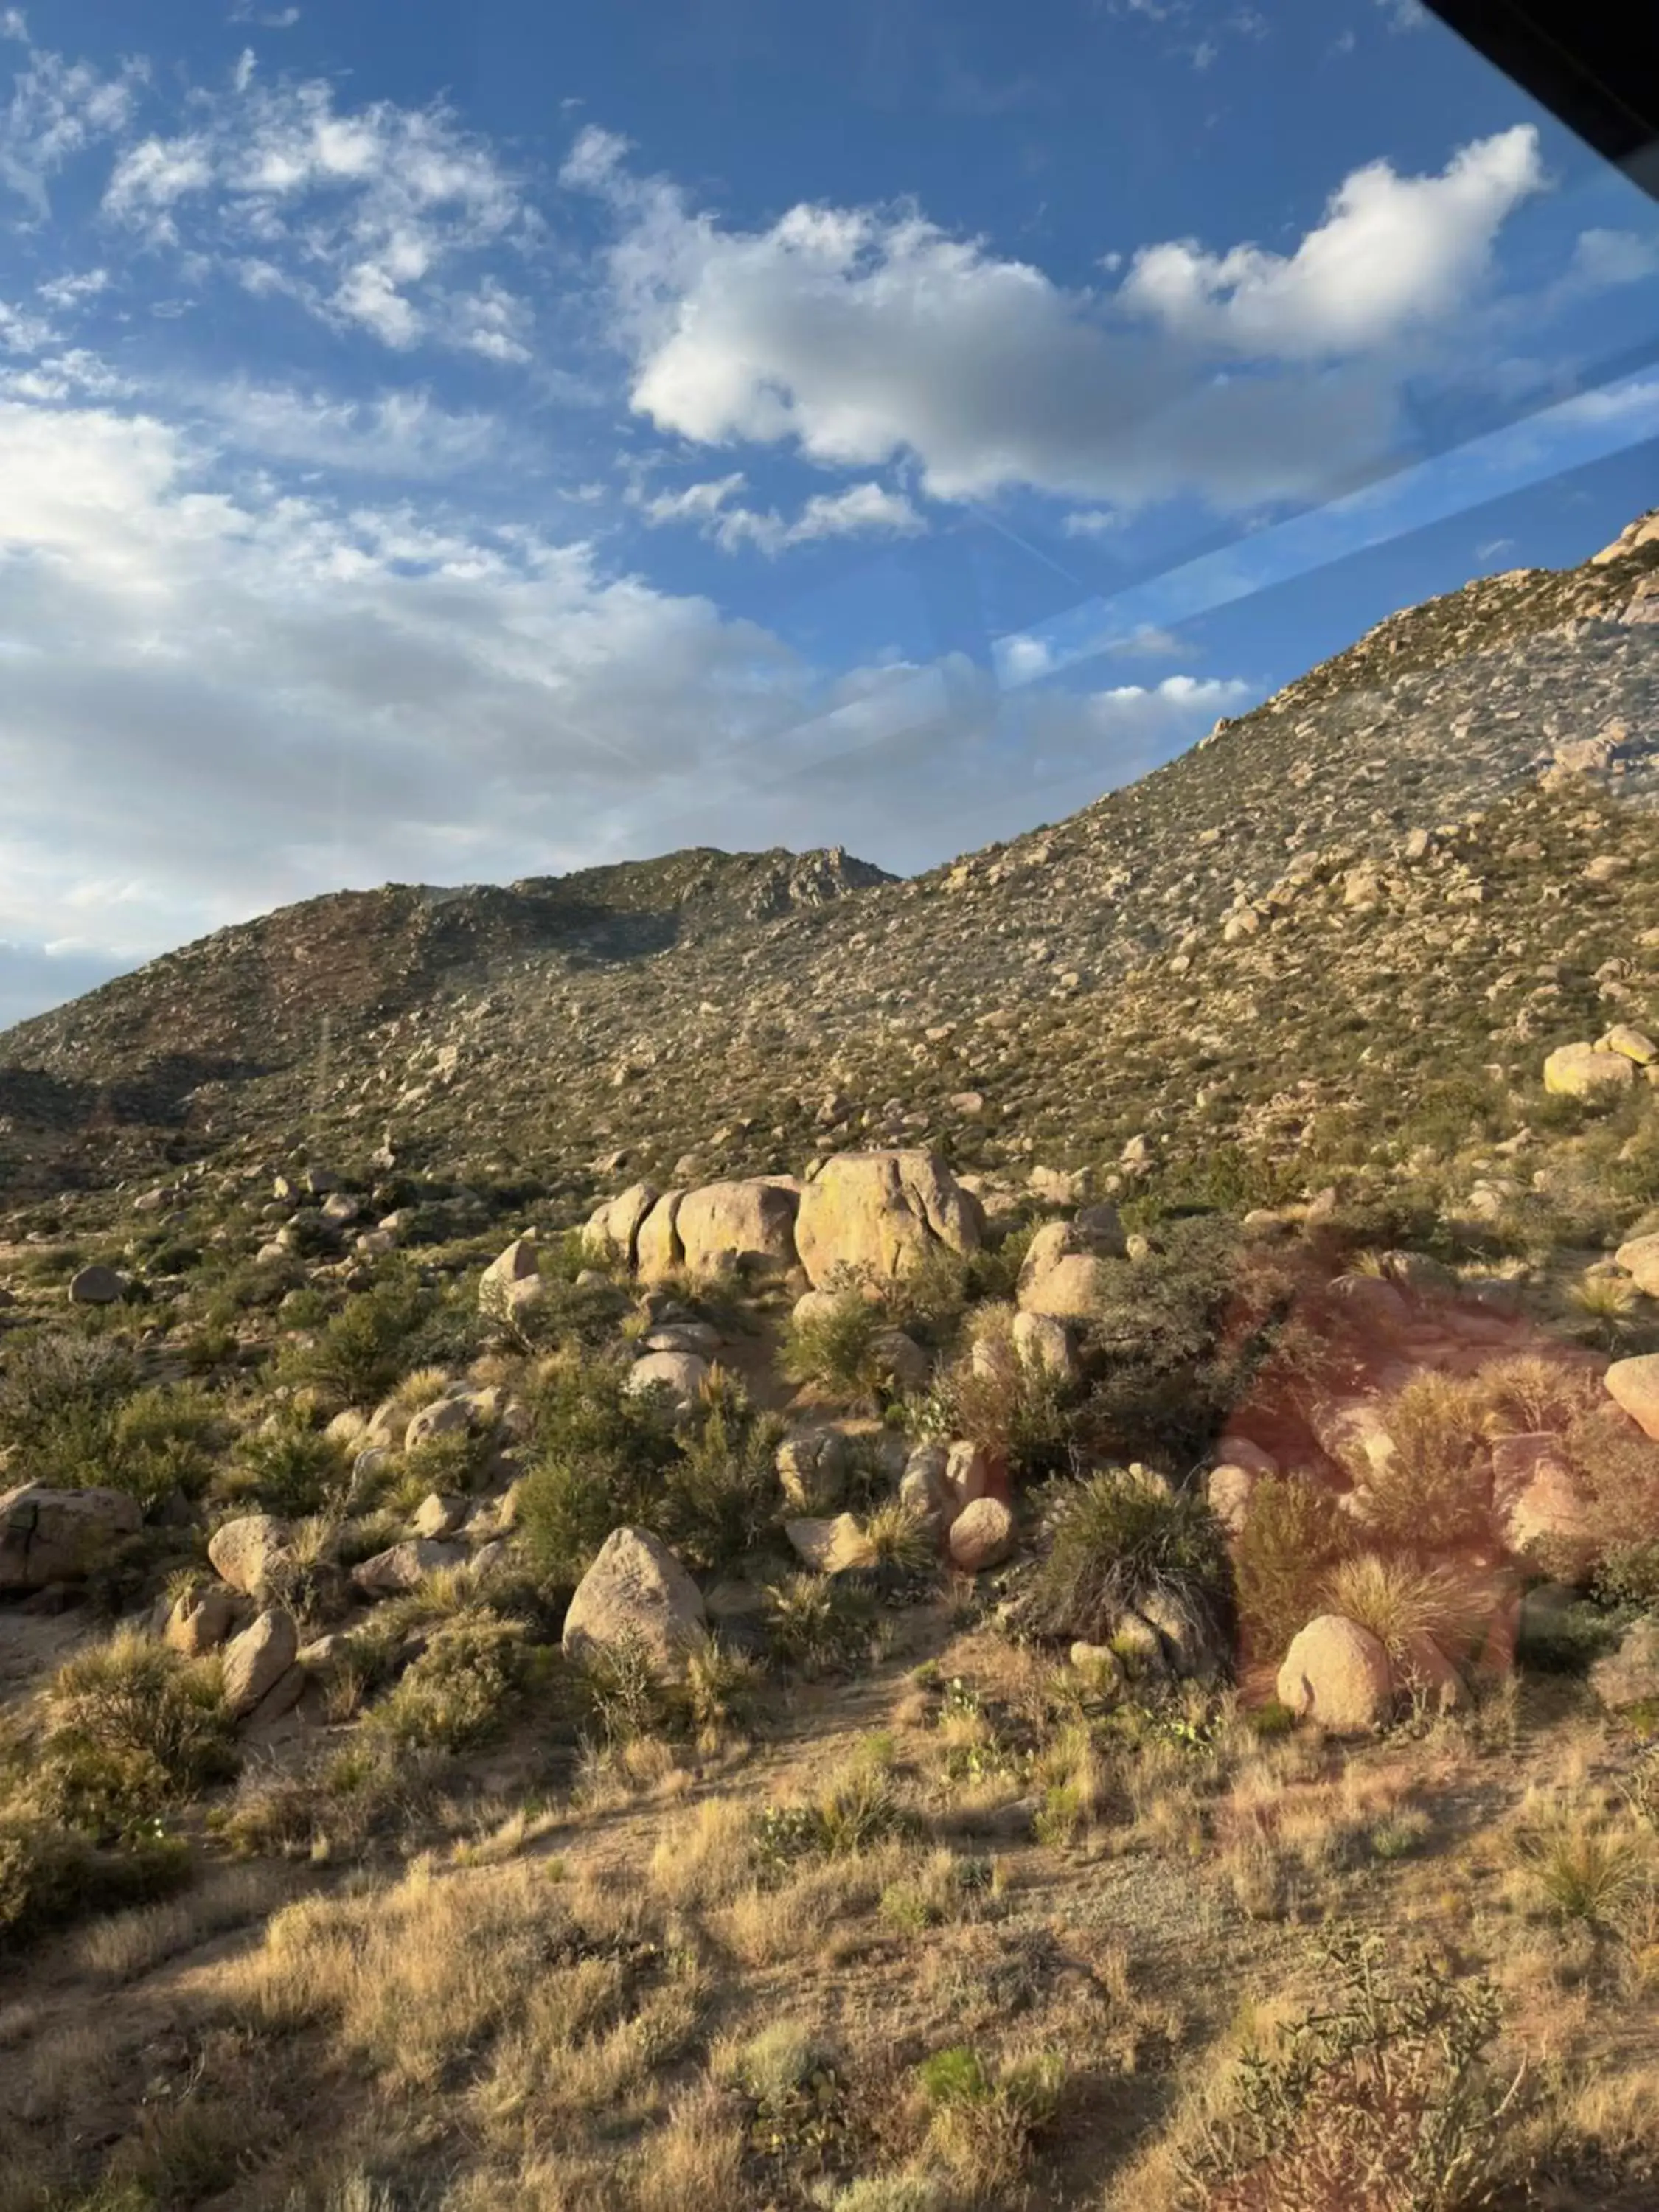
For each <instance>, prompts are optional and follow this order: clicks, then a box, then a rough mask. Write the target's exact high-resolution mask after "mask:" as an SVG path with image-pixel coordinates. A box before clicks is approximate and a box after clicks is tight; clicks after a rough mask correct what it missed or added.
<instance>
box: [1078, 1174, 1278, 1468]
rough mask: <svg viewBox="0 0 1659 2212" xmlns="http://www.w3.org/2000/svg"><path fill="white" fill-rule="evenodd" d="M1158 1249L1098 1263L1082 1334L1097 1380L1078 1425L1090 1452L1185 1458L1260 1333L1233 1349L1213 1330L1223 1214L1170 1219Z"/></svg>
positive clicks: (1245, 1368) (1230, 1251)
mask: <svg viewBox="0 0 1659 2212" xmlns="http://www.w3.org/2000/svg"><path fill="white" fill-rule="evenodd" d="M1162 1234H1163V1237H1164V1249H1162V1250H1161V1251H1158V1252H1154V1253H1152V1255H1149V1256H1148V1257H1147V1258H1146V1259H1145V1260H1141V1261H1133V1262H1132V1261H1127V1260H1123V1261H1109V1262H1108V1263H1107V1272H1108V1277H1109V1283H1108V1286H1107V1287H1106V1289H1105V1290H1104V1291H1103V1295H1102V1298H1101V1303H1100V1306H1099V1310H1098V1311H1097V1314H1096V1316H1095V1317H1094V1319H1093V1320H1092V1321H1091V1323H1090V1325H1089V1328H1088V1331H1087V1336H1086V1349H1087V1352H1088V1354H1089V1358H1090V1364H1091V1369H1092V1370H1094V1371H1095V1373H1096V1375H1097V1380H1096V1381H1095V1383H1094V1385H1093V1387H1092V1389H1091V1390H1090V1392H1089V1395H1088V1397H1087V1400H1086V1401H1085V1404H1084V1405H1083V1407H1081V1408H1080V1409H1079V1416H1078V1421H1077V1433H1078V1435H1079V1440H1080V1441H1081V1442H1082V1443H1083V1444H1084V1445H1085V1448H1086V1449H1088V1450H1089V1451H1090V1452H1091V1455H1094V1456H1096V1457H1097V1458H1103V1459H1104V1458H1113V1459H1121V1460H1130V1459H1148V1460H1152V1461H1156V1462H1158V1464H1160V1465H1162V1466H1165V1467H1170V1468H1188V1467H1191V1466H1193V1465H1194V1463H1195V1462H1197V1460H1198V1459H1199V1458H1200V1456H1201V1455H1202V1453H1203V1450H1204V1448H1205V1446H1206V1444H1207V1443H1209V1441H1210V1439H1211V1437H1213V1436H1214V1434H1215V1432H1216V1430H1217V1428H1218V1426H1219V1425H1220V1422H1221V1419H1222V1417H1223V1416H1224V1414H1225V1413H1226V1412H1227V1410H1228V1408H1229V1407H1231V1405H1232V1404H1233V1403H1234V1402H1235V1401H1236V1400H1237V1398H1238V1396H1239V1395H1240V1394H1241V1392H1242V1390H1243V1386H1244V1383H1245V1382H1246V1381H1247V1380H1248V1376H1249V1372H1250V1370H1251V1367H1252V1364H1253V1363H1254V1362H1255V1361H1256V1360H1258V1359H1260V1358H1262V1357H1265V1354H1266V1351H1267V1341H1266V1340H1265V1338H1264V1340H1262V1341H1261V1342H1256V1341H1250V1342H1247V1343H1246V1344H1244V1345H1243V1346H1240V1347H1238V1348H1237V1349H1236V1350H1233V1351H1231V1352H1230V1351H1228V1350H1225V1348H1224V1346H1223V1341H1222V1330H1223V1324H1224V1322H1225V1320H1226V1317H1227V1314H1228V1310H1229V1307H1230V1306H1231V1303H1232V1300H1233V1297H1234V1295H1235V1290H1236V1282H1237V1267H1236V1253H1237V1243H1236V1234H1235V1232H1234V1231H1232V1230H1231V1228H1230V1227H1229V1226H1228V1225H1226V1224H1225V1223H1220V1222H1216V1221H1212V1220H1207V1219H1202V1218H1200V1219H1194V1220H1181V1221H1173V1222H1170V1223H1168V1224H1166V1225H1164V1230H1163V1231H1162Z"/></svg>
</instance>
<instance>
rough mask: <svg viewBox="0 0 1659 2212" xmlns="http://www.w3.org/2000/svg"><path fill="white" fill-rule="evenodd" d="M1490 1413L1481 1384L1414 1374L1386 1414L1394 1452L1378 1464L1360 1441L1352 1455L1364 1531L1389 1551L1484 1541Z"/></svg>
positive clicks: (1347, 1457) (1348, 1458)
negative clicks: (1362, 1505) (1487, 1427)
mask: <svg viewBox="0 0 1659 2212" xmlns="http://www.w3.org/2000/svg"><path fill="white" fill-rule="evenodd" d="M1486 1410H1487V1409H1486V1402H1485V1400H1484V1395H1483V1393H1482V1391H1481V1389H1480V1387H1479V1385H1478V1384H1476V1383H1470V1382H1464V1381H1460V1380H1458V1379H1455V1378H1454V1377H1452V1376H1445V1375H1437V1374H1433V1373H1427V1374H1422V1375H1418V1376H1413V1379H1412V1380H1411V1381H1410V1382H1409V1383H1405V1384H1404V1385H1402V1387H1401V1389H1398V1390H1396V1391H1395V1392H1393V1394H1392V1395H1390V1396H1389V1397H1388V1398H1386V1399H1385V1400H1384V1401H1383V1404H1382V1406H1381V1407H1380V1408H1379V1416H1380V1419H1381V1422H1382V1426H1383V1430H1384V1431H1386V1433H1387V1435H1388V1437H1389V1442H1390V1443H1391V1445H1392V1447H1393V1449H1392V1450H1390V1451H1389V1452H1388V1453H1386V1454H1384V1455H1381V1456H1380V1457H1379V1458H1378V1459H1377V1460H1375V1461H1374V1460H1373V1459H1372V1458H1371V1457H1370V1455H1369V1454H1368V1453H1367V1452H1366V1450H1365V1449H1364V1445H1363V1444H1361V1443H1354V1444H1352V1445H1349V1446H1347V1447H1346V1449H1345V1450H1344V1451H1343V1454H1342V1457H1343V1459H1344V1461H1345V1463H1346V1466H1347V1468H1348V1472H1349V1473H1350V1474H1351V1475H1352V1477H1353V1480H1354V1482H1355V1484H1356V1486H1357V1487H1358V1490H1359V1492H1360V1493H1361V1497H1362V1499H1363V1502H1364V1525H1365V1528H1366V1529H1367V1531H1368V1532H1369V1533H1370V1534H1371V1535H1373V1536H1374V1537H1376V1540H1377V1541H1378V1542H1379V1543H1381V1544H1382V1545H1383V1547H1386V1548H1387V1549H1389V1550H1397V1551H1402V1552H1415V1553H1445V1552H1448V1551H1455V1550H1456V1549H1458V1548H1460V1547H1463V1546H1465V1545H1474V1544H1478V1543H1480V1541H1481V1540H1482V1539H1483V1538H1484V1537H1485V1535H1486V1526H1487V1516H1488V1507H1487V1503H1486V1499H1487V1492H1488V1488H1489V1484H1488V1482H1487V1480H1486V1468H1487V1455H1488V1451H1489V1449H1490V1446H1489V1439H1488V1437H1487V1434H1486Z"/></svg>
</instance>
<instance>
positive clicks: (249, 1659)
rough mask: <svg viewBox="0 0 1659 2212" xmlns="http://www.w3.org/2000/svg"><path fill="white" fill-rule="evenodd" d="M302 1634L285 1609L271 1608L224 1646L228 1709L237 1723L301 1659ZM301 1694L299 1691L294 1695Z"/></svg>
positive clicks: (225, 1694) (225, 1691)
mask: <svg viewBox="0 0 1659 2212" xmlns="http://www.w3.org/2000/svg"><path fill="white" fill-rule="evenodd" d="M299 1650H300V1637H299V1632H298V1630H297V1629H296V1628H295V1626H294V1616H293V1614H292V1613H289V1610H288V1608H287V1607H286V1606H272V1607H270V1608H269V1610H267V1611H266V1612H264V1613H261V1614H260V1615H259V1616H258V1620H255V1621H253V1622H252V1624H251V1625H250V1626H248V1627H246V1628H245V1629H244V1630H243V1631H242V1632H241V1634H240V1636H234V1637H232V1638H231V1640H230V1642H229V1643H228V1644H226V1646H225V1655H224V1660H223V1668H224V1672H223V1682H224V1698H225V1706H226V1710H227V1711H228V1712H229V1714H230V1716H231V1717H232V1718H233V1719H234V1720H240V1719H241V1717H243V1715H244V1714H245V1713H251V1712H252V1710H253V1708H254V1707H255V1706H256V1705H258V1702H259V1700H260V1699H262V1698H263V1697H264V1695H265V1693H266V1692H267V1691H269V1690H270V1689H272V1688H274V1687H275V1686H276V1683H277V1682H278V1681H279V1680H281V1679H282V1677H283V1675H284V1674H287V1672H288V1670H289V1668H290V1667H292V1666H293V1664H294V1662H295V1658H296V1657H297V1656H299ZM295 1695H296V1696H297V1695H298V1692H297V1691H296V1692H295Z"/></svg>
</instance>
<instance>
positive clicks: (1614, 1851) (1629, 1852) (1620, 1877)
mask: <svg viewBox="0 0 1659 2212" xmlns="http://www.w3.org/2000/svg"><path fill="white" fill-rule="evenodd" d="M1515 1854H1516V1858H1517V1860H1518V1861H1519V1862H1520V1863H1521V1865H1522V1868H1523V1869H1524V1870H1525V1871H1526V1873H1527V1875H1528V1877H1529V1878H1530V1880H1531V1881H1532V1883H1533V1885H1534V1888H1535V1890H1536V1893H1537V1895H1538V1898H1539V1900H1540V1902H1541V1904H1542V1905H1543V1906H1544V1908H1545V1910H1546V1911H1548V1912H1549V1913H1550V1914H1552V1915H1553V1917H1555V1918H1557V1919H1559V1920H1569V1921H1579V1922H1582V1923H1583V1924H1584V1925H1585V1926H1587V1927H1589V1928H1606V1927H1607V1926H1608V1925H1610V1924H1611V1923H1613V1922H1615V1921H1617V1919H1618V1918H1619V1917H1620V1914H1621V1913H1622V1912H1623V1911H1625V1909H1626V1906H1628V1905H1632V1904H1633V1903H1634V1902H1635V1900H1636V1899H1637V1898H1638V1896H1639V1895H1640V1894H1641V1893H1643V1892H1644V1890H1647V1889H1649V1888H1650V1887H1651V1885H1652V1882H1653V1880H1654V1876H1655V1873H1656V1866H1655V1860H1654V1855H1653V1853H1652V1851H1651V1850H1650V1849H1649V1848H1648V1842H1647V1838H1645V1837H1644V1836H1643V1835H1642V1834H1641V1832H1639V1831H1638V1832H1636V1833H1634V1834H1632V1833H1629V1832H1625V1833H1620V1832H1617V1831H1614V1830H1610V1829H1607V1828H1605V1827H1601V1826H1596V1825H1595V1824H1594V1823H1592V1822H1591V1821H1590V1820H1587V1819H1585V1818H1583V1817H1582V1816H1578V1815H1575V1814H1572V1813H1571V1812H1570V1811H1568V1810H1566V1809H1565V1808H1558V1809H1557V1810H1555V1811H1553V1812H1552V1813H1551V1814H1547V1815H1546V1817H1544V1818H1543V1819H1542V1820H1536V1821H1534V1822H1531V1823H1529V1824H1528V1825H1527V1826H1524V1827H1522V1828H1521V1829H1520V1830H1519V1831H1518V1832H1517V1833H1516V1838H1515Z"/></svg>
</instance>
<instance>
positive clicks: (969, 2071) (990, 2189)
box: [916, 2044, 1065, 2203]
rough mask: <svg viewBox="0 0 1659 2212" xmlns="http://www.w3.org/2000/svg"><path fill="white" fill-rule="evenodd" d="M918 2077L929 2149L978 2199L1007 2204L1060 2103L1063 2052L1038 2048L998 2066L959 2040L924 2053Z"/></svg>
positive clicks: (1063, 2078) (961, 2188) (973, 2199)
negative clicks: (943, 2048) (945, 2048)
mask: <svg viewBox="0 0 1659 2212" xmlns="http://www.w3.org/2000/svg"><path fill="white" fill-rule="evenodd" d="M916 2081H917V2085H918V2087H919V2088H920V2090H921V2095H922V2098H923V2100H925V2102H926V2104H927V2108H928V2115H929V2117H928V2126H927V2146H928V2148H929V2150H930V2151H931V2152H932V2153H933V2155H934V2157H936V2158H937V2159H938V2160H939V2163H940V2164H941V2165H942V2166H944V2167H945V2170H946V2172H948V2173H949V2175H950V2176H951V2179H952V2180H953V2181H954V2182H955V2184H956V2185H957V2188H958V2189H960V2190H962V2191H963V2192H964V2193H965V2194H966V2195H967V2196H968V2197H969V2201H970V2202H978V2203H1006V2201H1007V2195H1006V2192H1007V2191H1010V2190H1012V2188H1014V2187H1015V2186H1016V2185H1017V2184H1018V2181H1019V2179H1020V2177H1021V2175H1022V2174H1023V2173H1024V2170H1025V2167H1026V2166H1027V2165H1028V2163H1029V2162H1030V2155H1031V2150H1032V2146H1033V2142H1034V2140H1035V2138H1036V2136H1038V2135H1039V2134H1040V2133H1041V2131H1042V2130H1043V2129H1044V2128H1045V2127H1047V2126H1048V2124H1050V2123H1051V2122H1052V2121H1053V2119H1054V2114H1055V2112H1056V2111H1057V2109H1058V2106H1059V2103H1060V2090H1061V2088H1062V2087H1063V2086H1064V2082H1065V2068H1064V2064H1063V2063H1062V2061H1061V2060H1060V2057H1059V2055H1058V2054H1057V2053H1055V2052H1053V2051H1036V2052H1032V2053H1031V2054H1030V2055H1029V2056H1026V2057H1020V2058H1017V2059H1013V2060H1011V2061H1007V2062H1005V2063H1002V2064H1000V2065H997V2066H993V2065H992V2064H990V2063H987V2060H986V2059H984V2058H983V2057H981V2054H980V2052H979V2051H977V2050H976V2049H975V2047H974V2046H973V2045H971V2044H954V2045H951V2047H950V2048H949V2049H948V2050H945V2051H934V2052H933V2056H932V2057H929V2058H925V2059H923V2061H922V2063H921V2065H920V2066H919V2067H918V2068H917V2069H916Z"/></svg>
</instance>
